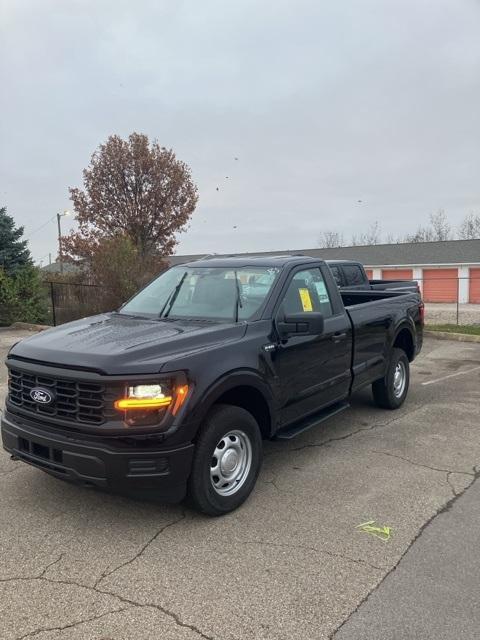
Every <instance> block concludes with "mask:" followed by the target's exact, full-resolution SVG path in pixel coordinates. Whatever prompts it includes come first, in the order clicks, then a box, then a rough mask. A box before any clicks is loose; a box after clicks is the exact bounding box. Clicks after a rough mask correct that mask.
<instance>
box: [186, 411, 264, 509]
mask: <svg viewBox="0 0 480 640" xmlns="http://www.w3.org/2000/svg"><path fill="white" fill-rule="evenodd" d="M261 463H262V438H261V435H260V429H259V427H258V424H257V422H256V420H255V418H254V417H253V416H252V415H251V414H250V413H249V412H248V411H246V410H245V409H242V408H241V407H235V406H231V405H217V406H215V407H214V408H213V409H212V411H211V412H210V413H209V414H208V416H207V418H206V420H205V422H204V424H203V425H202V427H201V430H200V435H199V437H198V440H197V444H196V448H195V455H194V459H193V465H192V473H191V475H190V478H189V485H188V493H189V497H190V500H191V502H192V503H193V505H194V506H195V507H196V508H197V509H198V510H200V511H203V513H207V514H208V515H211V516H220V515H223V514H225V513H228V512H229V511H233V509H236V508H237V507H239V506H240V505H241V504H242V503H243V502H244V501H245V500H246V499H247V497H248V496H249V494H250V492H251V491H252V489H253V487H254V486H255V482H256V480H257V476H258V473H259V471H260V467H261Z"/></svg>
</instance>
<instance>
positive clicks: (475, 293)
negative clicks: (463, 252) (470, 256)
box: [468, 269, 480, 304]
mask: <svg viewBox="0 0 480 640" xmlns="http://www.w3.org/2000/svg"><path fill="white" fill-rule="evenodd" d="M468 300H469V302H471V303H472V304H480V269H470V293H469V298H468Z"/></svg>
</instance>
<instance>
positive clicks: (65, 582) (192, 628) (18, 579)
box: [0, 567, 215, 640]
mask: <svg viewBox="0 0 480 640" xmlns="http://www.w3.org/2000/svg"><path fill="white" fill-rule="evenodd" d="M47 568H48V567H47ZM44 571H45V570H44ZM42 573H43V571H42ZM37 580H39V581H42V582H48V583H49V584H54V585H58V584H63V585H67V586H72V587H78V588H79V589H85V590H87V591H93V592H94V593H96V594H97V595H101V596H111V597H112V598H116V599H117V600H119V601H120V602H121V603H123V604H127V605H129V607H132V608H133V607H137V608H140V609H143V608H145V609H156V610H157V611H160V612H161V613H163V614H164V615H166V616H167V617H169V618H170V619H171V620H173V621H174V622H175V624H176V625H177V626H179V627H182V628H184V629H190V631H193V632H194V633H196V634H197V635H198V636H199V637H201V638H204V640H215V639H214V637H213V636H208V635H207V634H205V633H203V631H201V629H199V628H198V627H197V626H195V625H194V624H190V623H188V622H185V621H183V620H182V619H181V618H180V616H179V615H178V614H176V613H175V612H174V611H170V609H167V608H166V607H162V605H159V604H156V603H154V602H138V601H136V600H132V599H131V598H127V597H126V596H122V595H120V594H118V593H115V592H114V591H108V590H106V589H100V588H98V587H96V586H89V585H86V584H82V583H81V582H76V581H75V580H64V579H62V580H55V579H54V578H47V577H45V576H41V575H37V576H30V577H13V578H4V579H1V580H0V582H35V581H37ZM125 609H128V607H122V608H120V609H112V610H111V611H108V612H106V613H103V614H101V616H98V617H102V616H105V615H108V614H110V613H118V612H120V611H124V610H125ZM95 619H96V617H94V618H92V620H95ZM90 620H91V619H84V620H78V621H76V622H74V623H71V624H68V625H66V626H65V627H59V628H58V630H61V629H68V628H69V627H71V626H75V625H79V624H82V623H84V622H90ZM55 629H57V627H54V628H53V629H43V628H42V629H38V630H36V631H35V632H32V631H31V632H29V633H28V634H26V635H23V636H20V637H18V638H16V639H15V640H22V639H23V638H27V637H31V636H32V634H35V633H40V632H42V631H51V630H55Z"/></svg>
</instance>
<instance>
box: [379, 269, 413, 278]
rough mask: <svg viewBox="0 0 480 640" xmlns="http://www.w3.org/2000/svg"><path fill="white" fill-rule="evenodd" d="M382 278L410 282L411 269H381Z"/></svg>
mask: <svg viewBox="0 0 480 640" xmlns="http://www.w3.org/2000/svg"><path fill="white" fill-rule="evenodd" d="M382 278H383V279H384V280H412V278H413V271H412V270H411V269H383V271H382Z"/></svg>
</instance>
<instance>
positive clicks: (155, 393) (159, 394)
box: [115, 384, 173, 410]
mask: <svg viewBox="0 0 480 640" xmlns="http://www.w3.org/2000/svg"><path fill="white" fill-rule="evenodd" d="M172 400H173V398H172V396H171V395H170V392H169V390H168V389H166V388H165V386H162V385H160V384H137V385H135V386H134V387H128V391H127V397H126V398H121V399H120V400H116V401H115V409H121V410H124V409H158V408H159V407H168V406H169V405H170V404H171V403H172Z"/></svg>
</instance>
